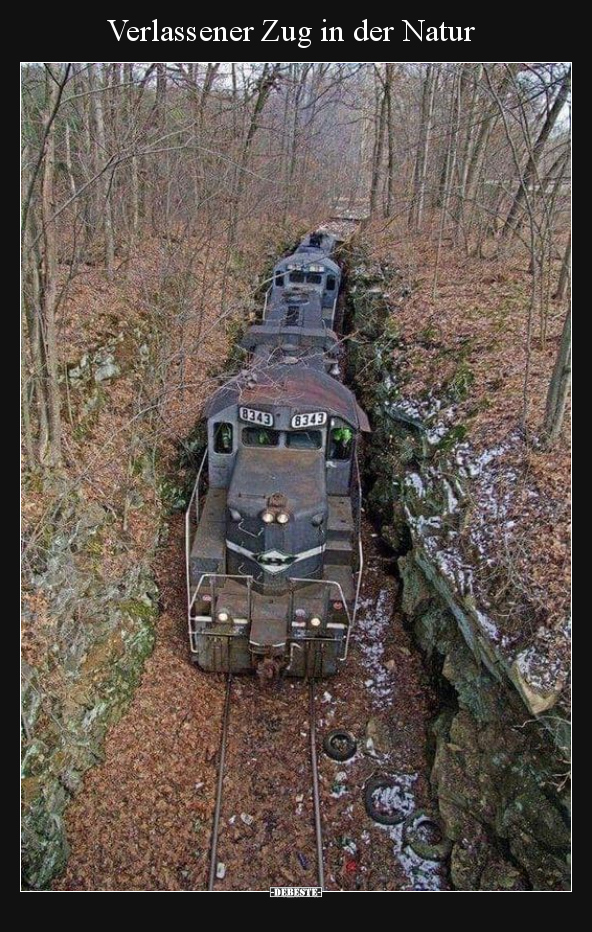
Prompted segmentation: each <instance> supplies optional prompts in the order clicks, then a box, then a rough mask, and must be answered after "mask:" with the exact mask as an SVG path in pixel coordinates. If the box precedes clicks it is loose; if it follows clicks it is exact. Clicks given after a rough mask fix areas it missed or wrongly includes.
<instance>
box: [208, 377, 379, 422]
mask: <svg viewBox="0 0 592 932" xmlns="http://www.w3.org/2000/svg"><path fill="white" fill-rule="evenodd" d="M253 374H255V375H256V379H257V381H253ZM234 404H244V405H258V404H259V405H262V404H269V405H286V406H289V407H292V408H295V409H297V410H298V412H300V413H301V412H305V411H307V410H318V409H323V410H326V411H328V412H329V413H330V414H333V415H335V416H336V417H340V418H342V419H343V420H344V421H347V423H348V424H351V425H352V427H354V428H356V429H357V430H362V431H369V430H370V425H369V423H368V418H367V417H366V415H365V413H364V412H363V411H362V409H361V408H360V406H359V405H358V403H357V401H356V398H355V396H354V394H353V392H351V391H350V390H349V388H346V386H345V385H342V384H341V382H338V381H337V379H334V378H333V377H332V376H330V375H327V374H326V373H324V372H321V371H319V370H318V369H313V368H311V367H309V366H301V367H298V369H297V370H295V369H293V368H292V367H290V366H283V365H274V366H267V367H261V368H257V370H256V372H255V373H253V372H249V373H246V374H241V375H240V376H238V377H237V378H236V379H233V380H232V381H231V382H229V383H227V385H224V386H222V388H220V389H218V391H217V392H215V393H214V394H213V395H212V397H211V398H210V400H209V401H208V403H207V405H206V408H205V415H206V417H213V416H214V415H215V414H217V413H218V412H219V411H222V410H223V409H224V408H227V407H229V406H230V405H234Z"/></svg>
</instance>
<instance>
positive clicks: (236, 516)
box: [230, 508, 242, 521]
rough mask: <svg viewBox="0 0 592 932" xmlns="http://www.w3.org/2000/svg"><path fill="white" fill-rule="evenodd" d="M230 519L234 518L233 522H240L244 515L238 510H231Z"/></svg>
mask: <svg viewBox="0 0 592 932" xmlns="http://www.w3.org/2000/svg"><path fill="white" fill-rule="evenodd" d="M230 517H231V518H232V520H233V521H240V519H241V518H242V515H241V513H240V511H237V510H236V508H231V509H230Z"/></svg>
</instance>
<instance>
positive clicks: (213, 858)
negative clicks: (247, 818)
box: [208, 673, 232, 890]
mask: <svg viewBox="0 0 592 932" xmlns="http://www.w3.org/2000/svg"><path fill="white" fill-rule="evenodd" d="M231 692H232V673H229V674H228V679H227V680H226V697H225V699H224V712H223V713H222V731H221V733H220V750H219V753H218V782H217V785H216V803H215V806H214V819H213V822H212V845H211V848H210V875H209V878H208V890H213V889H214V886H215V884H216V872H217V870H218V835H219V831H220V813H221V811H222V797H223V795H224V764H225V760H226V739H227V737H228V721H229V718H230V696H231Z"/></svg>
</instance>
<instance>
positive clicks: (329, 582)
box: [289, 576, 353, 661]
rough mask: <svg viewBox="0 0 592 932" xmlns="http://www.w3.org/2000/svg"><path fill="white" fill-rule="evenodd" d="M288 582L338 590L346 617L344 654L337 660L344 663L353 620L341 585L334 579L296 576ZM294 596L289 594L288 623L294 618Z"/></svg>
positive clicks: (293, 593)
mask: <svg viewBox="0 0 592 932" xmlns="http://www.w3.org/2000/svg"><path fill="white" fill-rule="evenodd" d="M290 582H292V583H308V584H309V585H312V586H329V587H331V588H335V589H337V590H338V592H339V598H340V600H341V604H342V605H343V607H344V609H345V614H346V617H347V636H346V639H345V650H344V653H343V657H339V658H338V659H339V660H340V661H344V660H345V658H346V657H347V651H348V647H349V633H350V631H351V627H352V624H353V620H352V616H351V615H350V613H349V609H348V607H347V601H346V598H345V596H344V594H343V589H342V588H341V585H340V584H339V583H338V582H336V580H334V579H311V578H310V576H309V577H307V578H302V577H298V576H290ZM295 595H296V593H295V592H291V593H290V613H289V614H290V622H292V619H293V618H294V614H295V613H294V602H295ZM311 640H318V638H316V637H315V638H311Z"/></svg>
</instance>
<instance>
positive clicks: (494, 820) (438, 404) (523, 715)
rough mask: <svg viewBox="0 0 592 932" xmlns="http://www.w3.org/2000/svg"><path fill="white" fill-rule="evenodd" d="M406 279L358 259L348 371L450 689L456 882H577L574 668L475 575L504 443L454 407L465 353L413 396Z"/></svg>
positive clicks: (370, 465)
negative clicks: (403, 374) (475, 447)
mask: <svg viewBox="0 0 592 932" xmlns="http://www.w3.org/2000/svg"><path fill="white" fill-rule="evenodd" d="M407 289H408V285H407V284H406V283H405V282H404V280H403V279H402V277H401V275H400V274H399V273H398V271H397V269H396V268H394V267H391V268H388V267H386V268H385V267H384V266H382V267H377V266H375V267H371V266H370V265H369V263H368V261H367V257H366V255H365V253H364V251H363V250H361V251H360V252H358V253H357V254H356V255H354V256H352V272H351V274H350V295H351V301H350V308H351V311H350V313H351V331H352V333H353V335H354V338H353V340H352V343H351V352H350V354H349V367H350V371H349V377H350V379H351V381H352V382H353V384H354V385H355V388H356V391H357V393H358V396H359V397H360V401H361V403H362V405H363V406H364V407H365V408H366V410H367V411H368V412H369V414H370V417H371V421H372V424H373V428H374V434H373V438H372V441H371V444H370V446H369V449H368V451H367V456H366V468H365V479H366V484H367V501H368V503H369V506H370V510H371V512H372V514H373V517H374V519H375V520H376V522H377V523H378V524H379V526H380V530H381V535H382V536H383V538H384V540H385V541H386V542H387V543H388V544H389V545H390V546H391V547H393V549H394V550H395V551H396V552H397V553H399V554H400V557H399V561H398V565H399V570H400V575H401V581H402V604H403V610H404V611H405V613H406V615H407V618H408V621H409V624H410V626H411V627H412V629H413V632H414V634H415V638H416V642H417V644H418V645H419V647H420V648H421V650H422V652H423V653H424V656H425V660H426V663H427V664H428V665H429V668H430V670H431V673H432V676H433V678H434V681H435V683H436V685H437V686H438V687H439V690H440V695H441V696H442V709H441V714H440V715H439V716H438V717H437V719H436V720H435V721H434V723H433V735H434V763H433V770H432V786H433V791H434V794H435V796H436V798H437V801H438V805H439V809H440V813H441V816H442V821H443V825H444V827H445V830H446V833H447V835H448V837H449V838H450V839H451V840H452V842H453V848H452V855H451V862H450V872H451V879H452V882H453V884H454V886H455V887H456V888H458V889H462V890H524V889H535V890H561V889H565V888H567V886H568V884H569V862H568V851H569V840H570V835H569V827H568V826H569V823H568V815H569V812H568V805H569V804H568V799H567V796H566V790H565V786H566V783H567V772H568V763H567V761H568V744H569V731H568V724H567V721H566V718H565V714H564V712H563V711H562V705H561V701H562V700H561V696H562V690H563V688H564V686H565V682H566V671H565V669H564V667H563V666H562V665H561V664H559V663H558V662H557V661H556V658H555V657H554V656H553V654H552V652H551V651H550V649H549V643H548V641H549V639H548V636H547V632H545V631H544V630H543V629H540V630H539V631H536V632H535V634H534V635H533V636H531V637H530V638H529V640H528V642H527V643H525V641H524V639H522V638H521V637H520V636H519V635H516V634H515V633H514V634H510V633H508V632H507V631H505V630H504V628H503V626H501V625H500V624H499V622H498V619H497V617H496V615H495V612H494V610H493V608H492V603H491V602H490V601H489V600H488V598H487V595H486V589H485V588H484V586H483V585H482V584H481V583H479V584H478V582H477V579H476V577H477V574H478V571H479V568H480V564H483V563H484V562H485V561H484V558H483V554H482V553H481V552H480V550H479V547H478V546H477V547H475V546H474V547H472V548H467V547H464V549H463V546H462V544H463V542H464V541H465V540H466V537H467V535H466V533H464V532H465V530H466V528H467V527H468V526H469V525H470V523H471V522H474V521H475V516H474V514H473V512H472V508H471V503H472V501H473V498H474V496H473V495H472V489H473V488H474V485H473V484H474V483H475V482H480V483H483V482H486V481H487V478H488V473H487V470H488V468H489V466H490V463H491V462H492V461H493V460H494V459H495V455H496V453H495V451H494V452H493V453H492V454H491V455H490V456H487V455H482V456H481V457H477V456H475V455H474V454H473V451H472V450H471V446H470V443H469V442H468V441H467V438H466V431H465V428H464V426H463V425H460V424H459V423H458V422H457V421H455V419H454V417H452V416H451V411H453V410H454V402H455V399H458V398H459V397H461V396H462V397H465V396H466V394H467V393H470V384H471V379H470V371H469V370H468V369H467V370H466V371H465V369H463V363H462V359H461V360H459V364H458V366H457V369H456V372H455V377H454V379H453V380H451V384H449V385H448V386H447V393H448V395H447V397H444V395H440V397H437V396H435V395H430V396H426V397H423V398H421V399H417V398H414V399H410V398H409V397H405V390H404V386H402V385H401V383H400V380H399V379H398V373H397V371H396V367H395V365H394V363H393V347H394V346H395V345H396V343H397V339H398V334H397V325H396V307H397V305H399V306H400V305H401V303H402V302H403V301H404V300H405V296H406V292H407ZM386 296H388V299H389V300H388V304H387V301H386V300H385V297H386ZM393 308H395V313H394V314H393Z"/></svg>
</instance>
